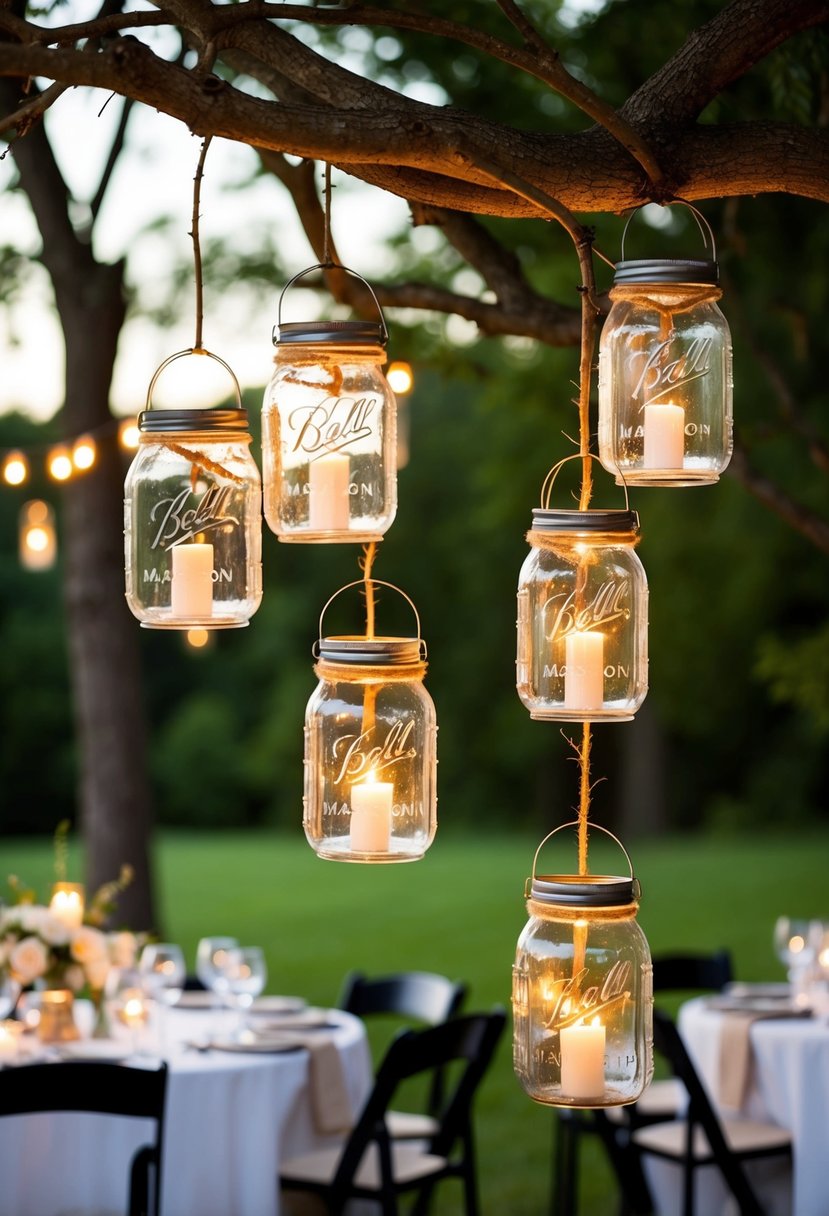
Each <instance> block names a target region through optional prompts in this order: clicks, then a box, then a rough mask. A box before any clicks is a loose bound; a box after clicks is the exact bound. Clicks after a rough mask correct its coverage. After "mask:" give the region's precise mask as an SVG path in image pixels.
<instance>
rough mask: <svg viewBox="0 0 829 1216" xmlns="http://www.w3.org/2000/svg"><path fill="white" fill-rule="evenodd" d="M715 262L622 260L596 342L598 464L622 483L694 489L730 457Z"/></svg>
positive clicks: (728, 383)
mask: <svg viewBox="0 0 829 1216" xmlns="http://www.w3.org/2000/svg"><path fill="white" fill-rule="evenodd" d="M718 282H719V270H718V267H717V263H716V262H710V261H655V260H642V261H627V262H625V261H622V262H619V263H618V264H617V267H616V275H615V280H614V286H613V288H612V289H611V291H610V298H611V300H612V307H611V309H610V313H609V314H608V317H607V320H606V321H605V323H604V327H603V329H602V335H601V341H600V345H599V457H600V459H601V462H602V464H603V465H604V467H605V468H606V469H607V470H608V472H610V473H613V474H614V475H615V476H616V479H617V482H618V483H619V484H622V482H623V481H624V482H626V483H627V484H628V485H641V486H693V485H705V484H708V483H711V482H715V481H718V480H719V476H720V473H721V472H722V471H723V469H725V467H726V465H727V464H728V462H729V460H730V459H731V450H732V446H733V434H732V370H731V335H730V331H729V328H728V322H727V321H726V319H725V317H724V316H723V314H722V313H721V312H720V309H719V307H718V305H717V300H718V299H719V298H720V295H721V294H722V293H721V291H720V288H719V286H718Z"/></svg>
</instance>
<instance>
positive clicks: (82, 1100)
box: [0, 1061, 167, 1213]
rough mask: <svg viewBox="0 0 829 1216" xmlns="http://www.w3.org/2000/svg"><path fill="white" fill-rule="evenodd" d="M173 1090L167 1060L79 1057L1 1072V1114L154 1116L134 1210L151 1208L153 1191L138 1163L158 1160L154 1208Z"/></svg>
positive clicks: (133, 1183)
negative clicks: (144, 1062) (149, 1063)
mask: <svg viewBox="0 0 829 1216" xmlns="http://www.w3.org/2000/svg"><path fill="white" fill-rule="evenodd" d="M166 1092H167V1065H166V1064H162V1065H161V1066H160V1067H159V1068H153V1069H146V1068H131V1067H125V1066H124V1065H122V1064H104V1063H97V1062H87V1061H83V1062H82V1061H77V1062H65V1063H59V1064H27V1065H23V1066H22V1067H20V1068H7V1069H5V1070H3V1072H0V1116H2V1115H27V1114H35V1113H37V1112H40V1111H86V1112H90V1113H93V1114H104V1115H122V1116H126V1117H129V1118H133V1119H152V1120H154V1122H155V1137H154V1139H153V1141H152V1142H150V1143H149V1144H147V1145H145V1146H143V1147H142V1148H141V1149H139V1151H138V1153H136V1155H135V1158H134V1159H133V1171H132V1174H131V1178H130V1212H131V1213H132V1212H133V1211H138V1210H140V1209H141V1207H142V1206H143V1208H144V1209H146V1207H147V1202H146V1201H147V1200H148V1197H149V1196H148V1193H147V1191H146V1185H145V1184H142V1187H141V1194H140V1196H139V1192H138V1190H137V1188H138V1186H139V1182H138V1178H137V1172H136V1167H137V1166H138V1164H139V1162H140V1165H141V1168H142V1169H145V1168H146V1164H147V1163H149V1162H152V1164H153V1165H154V1167H155V1180H154V1185H153V1187H152V1191H153V1194H154V1198H155V1202H154V1210H155V1211H156V1212H157V1211H158V1207H159V1196H160V1193H161V1144H162V1138H163V1132H164V1100H165V1095H166Z"/></svg>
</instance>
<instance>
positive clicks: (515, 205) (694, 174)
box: [0, 39, 829, 216]
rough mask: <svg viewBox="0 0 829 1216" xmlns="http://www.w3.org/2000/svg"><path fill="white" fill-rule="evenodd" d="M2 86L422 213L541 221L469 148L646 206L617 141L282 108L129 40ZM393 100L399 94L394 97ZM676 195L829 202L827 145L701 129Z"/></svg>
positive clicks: (43, 61)
mask: <svg viewBox="0 0 829 1216" xmlns="http://www.w3.org/2000/svg"><path fill="white" fill-rule="evenodd" d="M0 75H3V76H9V75H15V76H20V75H41V76H45V77H47V78H48V79H53V80H60V81H62V82H65V83H69V84H88V85H92V86H94V87H100V88H104V89H108V90H112V91H114V92H117V93H121V94H123V95H129V96H133V97H135V98H136V99H137V100H140V101H142V102H144V103H145V104H147V105H151V106H154V107H155V108H157V109H161V110H163V111H164V112H165V113H168V114H171V115H172V116H173V117H176V118H179V119H180V120H181V121H183V122H185V123H186V124H187V125H188V126H189V127H190V129H191V130H193V131H194V132H195V133H196V134H198V135H208V134H213V135H221V136H224V137H226V138H228V139H235V140H241V141H243V142H246V143H249V144H252V145H254V146H258V147H264V148H270V149H273V150H274V151H281V152H290V153H293V154H294V155H297V156H302V157H307V158H311V159H318V160H327V161H330V162H331V163H332V164H335V165H340V166H344V165H346V164H347V165H348V167H349V171H351V172H354V173H355V174H356V175H357V176H360V177H362V178H363V179H364V180H366V181H369V182H371V183H373V184H377V185H381V186H382V187H383V188H384V189H388V190H391V191H392V192H393V193H396V194H401V195H403V197H405V198H411V199H413V200H415V201H418V202H425V203H431V204H435V205H438V206H448V207H452V208H454V209H457V210H466V211H473V212H478V213H482V214H492V215H505V216H518V215H536V214H538V209H537V207H536V206H535V205H534V204H532V203H529V202H527V201H526V200H523V199H519V198H517V197H516V196H515V195H514V194H513V193H512V192H511V191H503V190H498V189H493V188H492V187H491V185H490V182H491V178H490V177H489V175H487V174H485V173H482V172H480V171H479V170H476V168H475V164H474V163H473V162H471V161H470V160H469V158H468V157H466V156H465V155H464V154H463V152H462V149H463V148H464V147H469V146H470V145H474V147H475V148H476V149H478V150H479V151H480V153H481V155H483V156H490V155H491V159H492V160H493V161H496V162H497V160H498V157H499V155H501V154H502V152H503V149H504V148H505V147H507V148H509V150H510V160H511V164H512V166H513V169H514V171H515V173H516V174H517V175H518V176H520V177H521V179H522V180H524V181H526V182H528V183H530V184H531V185H532V186H534V187H535V188H537V189H539V190H541V191H543V192H544V193H545V194H546V195H548V196H550V197H553V198H556V199H558V200H560V201H561V202H562V203H563V204H564V205H565V206H567V207H568V208H569V209H570V210H573V211H581V210H592V211H603V210H604V211H618V210H623V209H624V208H626V207H629V206H632V205H635V204H636V203H638V202H639V201H641V198H640V194H639V187H640V179H639V176H638V171H637V170H636V168H635V166H633V167H632V166H631V164H630V160H629V158H628V156H627V155H626V153H624V152H623V151H622V150H621V149H620V148H619V146H618V144H617V143H616V142H615V141H614V140H613V139H612V138H611V137H610V136H608V135H607V133H606V132H603V131H599V130H593V131H589V132H584V133H581V134H576V135H543V134H539V133H536V132H526V131H514V130H511V129H510V128H508V127H503V126H500V125H498V124H496V123H490V122H485V121H484V120H481V119H478V118H476V117H474V116H472V115H469V114H464V113H461V112H458V111H456V110H447V109H440V108H432V107H429V106H425V105H423V104H422V103H417V102H412V101H410V100H409V99H407V98H399V97H396V96H395V95H394V94H391V95H390V96H391V97H392V98H393V99H394V100H393V101H390V102H389V104H388V105H387V106H386V107H377V106H374V107H373V108H372V109H371V110H370V111H368V112H360V113H355V112H354V111H353V110H336V109H333V108H326V107H325V106H297V105H284V104H275V103H273V102H267V101H263V100H260V99H259V98H255V97H249V96H247V95H245V94H242V93H241V92H239V90H237V89H234V88H233V87H232V86H230V85H228V84H221V85H219V86H218V87H215V88H213V89H210V90H208V89H207V88H205V83H204V81H202V80H199V79H197V78H195V77H194V76H193V75H192V74H191V73H189V72H187V71H185V70H184V69H182V68H180V67H177V66H176V65H173V64H169V63H166V62H165V61H164V60H162V59H160V58H158V57H157V56H156V55H154V54H153V52H152V51H151V50H149V48H147V47H144V46H142V45H141V44H140V43H138V42H135V41H132V40H126V39H122V40H119V41H118V42H117V43H115V44H114V45H113V46H111V47H109V48H107V49H106V50H103V51H102V52H101V53H100V54H96V55H86V54H83V53H80V52H76V51H69V50H60V49H58V50H52V49H48V48H44V47H36V46H12V45H9V44H2V45H0ZM386 92H388V91H386ZM662 138H663V140H664V142H665V144H666V146H669V147H670V152H671V163H672V164H673V166H674V179H673V180H674V183H675V184H674V186H673V189H674V192H676V193H682V195H683V196H684V197H687V198H690V199H698V198H705V197H711V196H728V195H732V194H746V193H761V192H765V191H770V190H784V191H787V192H789V193H793V194H803V195H805V196H807V197H811V198H818V199H823V200H825V201H829V136H827V134H826V132H823V131H810V130H806V129H804V128H802V127H799V126H796V125H794V124H782V123H781V124H776V123H757V124H746V125H744V126H731V127H714V126H702V127H699V128H692V129H691V130H690V131H686V132H682V133H679V134H674V133H671V136H670V138H667V137H666V136H665V135H664V134H663V136H662Z"/></svg>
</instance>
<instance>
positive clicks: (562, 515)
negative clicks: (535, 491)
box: [532, 507, 639, 533]
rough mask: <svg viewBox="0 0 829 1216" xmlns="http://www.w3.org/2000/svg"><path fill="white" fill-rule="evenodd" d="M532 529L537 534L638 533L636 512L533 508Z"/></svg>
mask: <svg viewBox="0 0 829 1216" xmlns="http://www.w3.org/2000/svg"><path fill="white" fill-rule="evenodd" d="M532 526H533V529H537V530H538V531H539V532H619V533H624V532H638V531H639V514H638V512H637V511H630V510H624V511H623V510H621V509H619V510H614V511H551V510H548V509H546V508H544V507H534V508H533V524H532Z"/></svg>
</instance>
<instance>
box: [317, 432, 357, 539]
mask: <svg viewBox="0 0 829 1216" xmlns="http://www.w3.org/2000/svg"><path fill="white" fill-rule="evenodd" d="M350 478H351V466H350V462H349V459H348V457H347V456H343V455H342V454H341V453H338V452H329V453H328V455H327V456H319V457H317V459H316V460H312V461H311V463H310V465H309V466H308V523H309V525H310V526H311V527H312V528H313V529H314V530H315V531H319V532H347V531H348V520H349V500H348V490H349V481H350Z"/></svg>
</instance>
